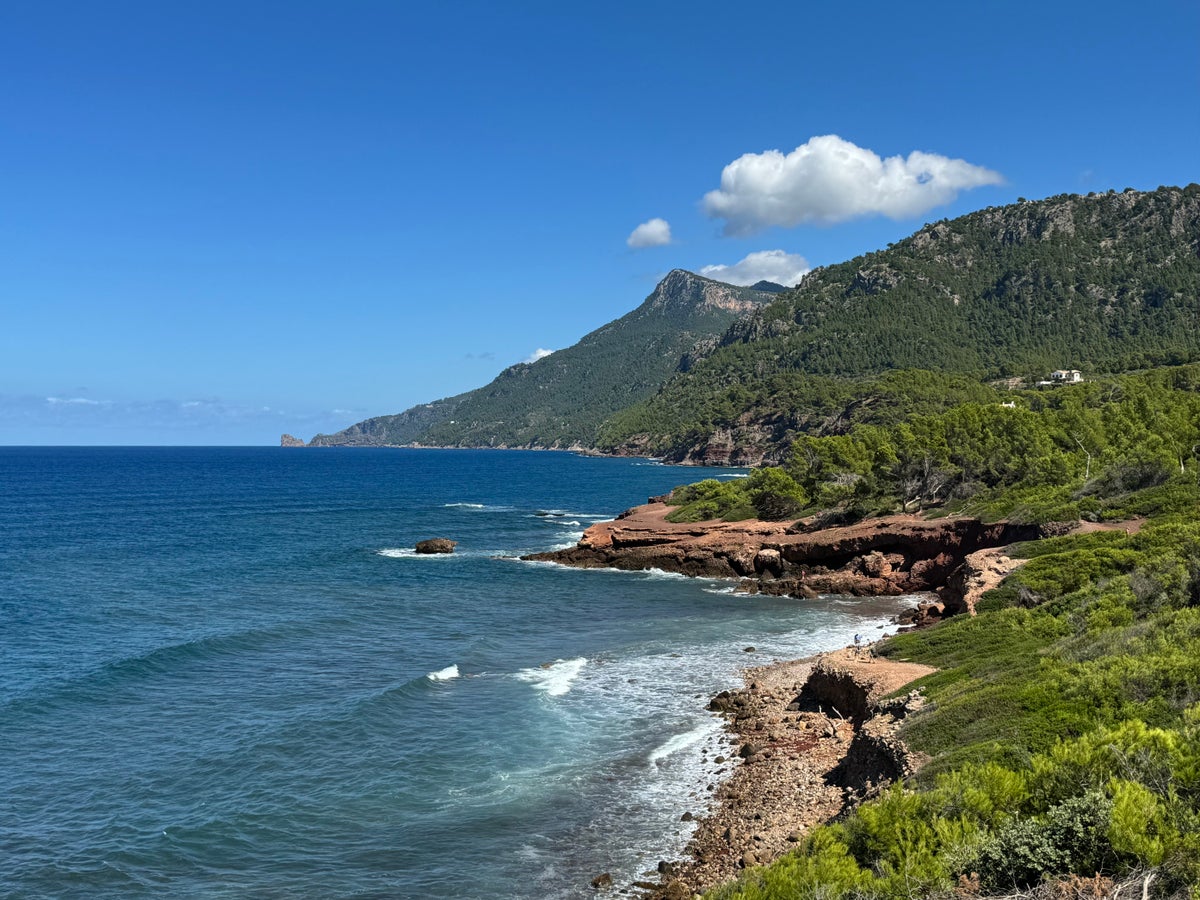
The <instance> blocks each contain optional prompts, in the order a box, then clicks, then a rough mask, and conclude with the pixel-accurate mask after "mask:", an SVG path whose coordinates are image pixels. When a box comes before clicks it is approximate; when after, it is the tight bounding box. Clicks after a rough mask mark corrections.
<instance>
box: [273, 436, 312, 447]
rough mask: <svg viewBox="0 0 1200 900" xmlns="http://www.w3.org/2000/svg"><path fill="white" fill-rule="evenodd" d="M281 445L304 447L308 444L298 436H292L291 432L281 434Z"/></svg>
mask: <svg viewBox="0 0 1200 900" xmlns="http://www.w3.org/2000/svg"><path fill="white" fill-rule="evenodd" d="M279 446H280V447H304V446H307V445H306V444H305V443H304V441H302V440H300V438H298V437H292V436H291V435H290V434H281V435H280V436H279Z"/></svg>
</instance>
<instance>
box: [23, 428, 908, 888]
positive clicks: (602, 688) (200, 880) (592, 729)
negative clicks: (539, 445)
mask: <svg viewBox="0 0 1200 900" xmlns="http://www.w3.org/2000/svg"><path fill="white" fill-rule="evenodd" d="M739 474H741V473H740V472H738V471H737V470H713V469H708V470H699V469H695V468H687V469H683V468H674V467H667V466H661V465H656V464H653V463H648V462H646V461H634V460H614V459H591V458H586V457H580V456H575V455H571V454H567V453H535V452H520V451H512V452H508V451H451V450H446V451H434V450H429V451H423V450H382V449H381V450H367V449H362V450H357V449H356V450H311V451H298V450H283V449H276V448H12V447H8V448H0V897H5V898H7V897H13V898H17V897H19V898H37V897H54V898H62V897H86V898H96V897H101V898H102V897H120V898H136V897H166V896H170V897H230V898H233V897H237V898H242V897H254V898H276V897H277V898H308V897H312V898H349V897H354V898H374V897H379V898H408V897H412V898H418V897H420V898H428V897H470V898H476V897H478V898H484V897H487V898H508V897H511V898H554V897H564V898H566V897H586V896H590V895H591V893H592V892H591V889H590V887H589V882H590V880H591V878H592V877H593V876H595V875H597V874H599V873H601V872H611V873H612V874H613V876H614V877H615V878H616V879H617V881H618V882H621V881H623V880H624V881H626V882H627V881H628V880H629V879H632V878H635V877H639V876H641V875H642V873H644V872H646V871H648V870H651V869H653V868H654V867H655V865H656V864H657V862H658V860H660V859H664V858H670V857H671V856H672V855H673V854H675V853H677V852H678V851H679V850H680V849H681V848H682V846H683V845H684V842H685V841H686V839H687V837H688V834H689V832H688V828H689V827H690V826H689V825H687V823H684V822H682V821H681V820H680V817H681V816H682V814H683V813H684V812H687V811H692V812H695V813H699V812H701V811H702V810H703V809H704V808H705V804H706V802H707V798H708V797H709V796H710V788H709V786H710V785H711V784H713V783H714V781H715V780H716V779H717V778H719V775H714V769H715V768H718V767H717V766H715V764H714V763H713V762H711V760H712V759H713V757H714V756H716V755H717V754H718V753H720V752H727V750H725V744H724V741H725V739H724V737H723V735H722V732H721V728H720V723H719V721H718V720H717V719H716V718H714V717H713V715H712V714H710V713H708V712H706V711H705V704H706V702H707V698H708V697H709V695H711V694H712V693H714V692H716V691H718V690H721V689H723V688H728V687H733V686H736V685H737V684H739V679H738V677H737V672H738V669H739V667H742V666H745V665H748V664H758V663H763V662H767V661H769V660H771V659H773V658H790V657H796V656H802V655H807V654H809V653H812V652H816V651H818V650H822V649H828V648H831V647H834V646H840V645H843V644H846V643H848V642H849V641H850V640H851V639H852V636H853V635H854V634H855V633H856V632H864V633H870V634H871V635H877V634H878V633H879V631H878V629H880V628H882V627H883V626H884V624H885V623H886V622H887V621H888V618H889V617H890V616H891V615H893V614H894V613H895V611H896V610H897V608H898V603H897V601H895V600H886V601H883V600H880V601H863V600H857V601H856V600H850V599H845V598H842V599H838V598H826V599H822V600H817V601H797V600H789V599H781V598H771V597H749V596H744V595H735V594H733V593H732V590H731V585H730V584H729V583H725V582H720V581H713V580H691V579H686V578H682V577H678V576H671V575H666V574H663V573H653V572H650V573H623V572H610V571H579V570H572V569H566V568H562V567H559V566H554V565H550V564H534V563H523V562H520V561H517V560H516V559H515V558H514V557H516V556H517V555H519V554H521V553H524V552H529V551H533V550H544V549H548V548H552V547H556V546H564V545H569V544H571V543H573V542H574V541H575V540H577V539H578V537H579V536H580V534H581V532H582V531H583V529H584V528H585V527H586V526H587V525H589V524H590V523H592V522H595V521H597V520H600V519H604V518H611V517H612V516H613V515H614V514H616V513H618V512H620V511H621V510H622V509H624V508H626V507H629V506H632V505H634V504H636V503H641V502H644V501H645V499H646V497H647V496H649V495H652V494H658V493H662V492H664V491H666V490H668V489H669V488H671V487H672V486H674V485H676V484H680V483H684V482H688V481H694V480H697V479H699V478H701V477H705V476H708V477H712V476H716V477H737V476H738V475H739ZM429 537H449V538H453V539H455V540H457V541H459V546H458V552H456V553H455V554H454V555H453V556H451V557H418V556H416V555H415V554H413V553H412V551H411V548H412V546H413V545H414V543H415V542H416V541H418V540H421V539H423V538H429ZM751 645H753V646H754V647H755V648H756V650H755V652H753V653H747V652H745V651H744V648H746V647H747V646H751ZM705 757H707V759H706V758H705Z"/></svg>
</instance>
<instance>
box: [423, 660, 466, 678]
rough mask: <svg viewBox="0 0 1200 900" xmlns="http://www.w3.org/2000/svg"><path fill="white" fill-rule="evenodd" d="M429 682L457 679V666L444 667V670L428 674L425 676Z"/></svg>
mask: <svg viewBox="0 0 1200 900" xmlns="http://www.w3.org/2000/svg"><path fill="white" fill-rule="evenodd" d="M425 677H426V678H428V679H429V680H430V681H449V680H450V679H452V678H457V677H458V664H457V663H455V664H453V665H449V666H446V668H444V669H438V670H437V671H436V672H430V673H429V674H428V675H426V676H425Z"/></svg>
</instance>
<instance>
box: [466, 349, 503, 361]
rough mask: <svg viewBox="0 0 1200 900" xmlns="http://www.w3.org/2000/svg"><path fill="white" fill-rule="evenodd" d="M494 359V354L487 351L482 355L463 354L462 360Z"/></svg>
mask: <svg viewBox="0 0 1200 900" xmlns="http://www.w3.org/2000/svg"><path fill="white" fill-rule="evenodd" d="M495 358H496V354H495V353H493V352H492V351H491V350H487V351H485V352H483V353H464V354H463V359H482V360H493V359H495Z"/></svg>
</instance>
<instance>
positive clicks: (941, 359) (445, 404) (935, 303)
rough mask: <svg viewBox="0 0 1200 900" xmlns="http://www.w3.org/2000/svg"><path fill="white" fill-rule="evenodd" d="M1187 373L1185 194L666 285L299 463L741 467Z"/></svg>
mask: <svg viewBox="0 0 1200 900" xmlns="http://www.w3.org/2000/svg"><path fill="white" fill-rule="evenodd" d="M1198 359H1200V185H1195V184H1192V185H1189V186H1187V187H1184V188H1176V187H1161V188H1158V189H1157V190H1154V191H1144V192H1142V191H1134V190H1131V189H1127V190H1125V191H1123V192H1120V193H1118V192H1116V191H1109V192H1106V193H1094V194H1089V195H1086V196H1082V195H1071V194H1063V195H1058V196H1054V197H1050V198H1047V199H1045V200H1039V201H1032V202H1030V201H1021V202H1018V203H1016V204H1012V205H1008V206H1002V207H992V208H988V209H984V210H980V211H978V212H974V213H970V214H968V215H965V216H961V217H959V218H956V219H953V220H942V221H938V222H933V223H929V224H927V225H925V226H924V227H922V228H921V229H919V230H918V231H916V232H915V233H914V234H913V235H911V236H910V237H908V238H906V239H904V240H901V241H899V242H897V243H895V244H892V245H889V247H887V248H886V249H882V250H879V251H876V252H873V253H868V254H865V255H863V256H860V257H856V258H854V259H852V260H849V261H847V262H844V263H839V264H836V265H830V266H825V267H821V268H818V269H814V270H813V271H812V272H810V273H809V274H808V275H806V276H805V278H804V279H803V280H802V281H801V283H800V284H799V285H797V286H796V287H795V288H792V289H784V288H782V287H781V286H779V285H773V284H770V283H769V282H768V283H759V284H756V285H754V286H753V287H751V288H744V287H736V286H733V285H727V284H722V283H720V282H716V281H713V280H711V279H707V278H704V277H702V276H699V275H695V274H693V273H690V272H685V271H683V270H678V269H677V270H675V271H673V272H671V273H670V274H669V275H667V277H666V278H664V279H663V281H662V282H661V283H660V284H659V285H658V287H656V288H655V290H654V292H653V293H652V294H651V295H650V296H649V297H648V298H646V300H645V302H644V303H642V305H641V306H639V307H638V308H637V309H635V310H633V311H632V312H630V313H628V314H627V315H625V316H623V317H621V318H620V319H617V320H616V321H614V322H611V323H609V324H608V325H605V326H603V327H602V328H599V329H597V330H596V331H594V332H592V333H591V334H588V335H586V336H585V337H584V338H582V339H581V340H580V341H579V342H578V343H577V344H575V345H574V346H572V347H569V348H566V349H564V350H559V351H557V352H556V353H554V354H552V355H550V356H548V357H546V358H544V359H541V360H538V361H537V362H534V363H529V364H526V363H519V364H517V365H514V366H511V367H509V368H508V369H505V370H504V371H503V372H501V373H500V375H499V376H497V378H496V379H495V380H494V381H492V382H491V383H490V384H488V385H486V386H484V387H482V388H479V389H477V390H474V391H469V392H467V393H464V394H459V395H457V396H454V397H449V398H445V399H442V400H437V401H434V402H432V403H427V404H422V405H419V406H415V407H412V408H411V409H409V410H406V411H404V412H402V413H400V414H398V415H392V416H381V417H377V418H372V419H367V420H365V421H363V422H360V423H358V424H356V425H353V426H351V427H350V428H347V429H345V430H344V431H341V432H338V433H337V434H334V435H317V436H316V437H315V438H314V439H313V440H312V441H311V442H310V446H382V445H392V446H396V445H416V446H449V447H528V448H571V449H581V450H591V451H597V452H602V453H608V454H616V455H645V456H660V457H663V458H666V459H668V460H671V461H676V462H685V463H686V462H694V463H738V464H748V465H756V464H759V463H762V462H771V461H777V460H779V459H781V458H782V455H783V454H784V453H785V452H786V448H787V447H788V446H790V444H791V442H792V441H793V440H794V439H795V438H796V437H797V436H798V435H801V434H808V433H815V434H824V433H836V432H837V431H838V430H839V429H842V430H844V429H845V428H847V427H849V425H850V424H853V423H854V422H857V421H864V420H865V421H874V420H879V421H884V422H886V421H888V416H889V410H900V409H904V410H907V411H911V410H912V408H913V407H914V404H916V405H917V406H923V407H928V408H929V410H930V411H937V410H939V409H943V408H946V407H948V406H951V405H954V404H956V403H960V402H965V401H967V400H970V401H974V402H978V401H980V400H983V399H987V397H985V396H984V395H985V394H987V395H988V397H990V396H991V394H990V393H989V392H990V391H991V390H992V389H990V388H988V387H987V382H989V381H991V382H998V381H1000V380H1005V379H1007V380H1009V381H1012V380H1023V381H1026V382H1030V381H1036V380H1037V379H1039V378H1044V377H1045V376H1046V374H1047V373H1048V372H1049V371H1051V370H1054V369H1062V368H1071V369H1080V370H1082V371H1084V372H1085V374H1086V376H1089V377H1090V376H1091V375H1095V374H1102V373H1117V372H1123V371H1131V370H1136V369H1142V368H1147V367H1153V366H1156V365H1164V364H1180V363H1186V362H1191V361H1195V360H1198ZM905 373H914V374H913V375H912V376H909V375H906V374H905ZM872 417H875V418H874V419H872Z"/></svg>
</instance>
